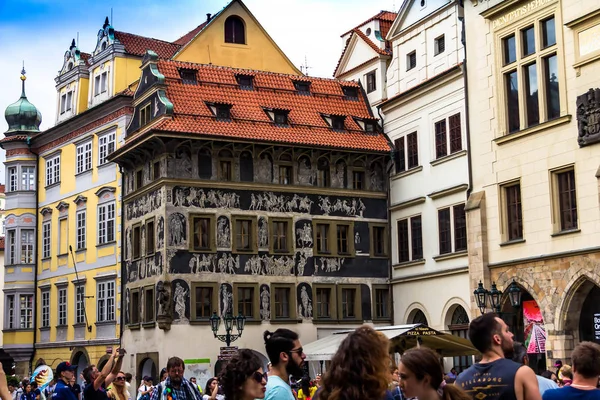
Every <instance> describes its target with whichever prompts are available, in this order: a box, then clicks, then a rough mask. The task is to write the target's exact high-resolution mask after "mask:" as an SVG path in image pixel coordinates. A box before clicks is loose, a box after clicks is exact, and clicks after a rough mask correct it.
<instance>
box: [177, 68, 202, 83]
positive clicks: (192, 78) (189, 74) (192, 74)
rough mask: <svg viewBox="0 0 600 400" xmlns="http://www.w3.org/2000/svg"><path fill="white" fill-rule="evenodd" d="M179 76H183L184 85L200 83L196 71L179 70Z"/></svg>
mask: <svg viewBox="0 0 600 400" xmlns="http://www.w3.org/2000/svg"><path fill="white" fill-rule="evenodd" d="M179 76H181V82H182V83H183V84H184V85H195V84H197V83H198V78H197V77H196V70H195V69H187V68H181V69H180V70H179Z"/></svg>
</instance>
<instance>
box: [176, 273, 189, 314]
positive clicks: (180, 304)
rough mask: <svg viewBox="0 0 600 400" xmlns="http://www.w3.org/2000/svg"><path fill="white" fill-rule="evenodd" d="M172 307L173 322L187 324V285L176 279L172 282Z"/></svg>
mask: <svg viewBox="0 0 600 400" xmlns="http://www.w3.org/2000/svg"><path fill="white" fill-rule="evenodd" d="M173 286H174V288H175V289H174V290H173V306H174V310H175V313H174V317H175V319H174V322H189V311H188V310H189V307H188V301H189V294H190V288H189V286H188V284H187V283H186V282H185V281H183V280H181V279H176V280H174V281H173Z"/></svg>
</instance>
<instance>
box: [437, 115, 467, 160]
mask: <svg viewBox="0 0 600 400" xmlns="http://www.w3.org/2000/svg"><path fill="white" fill-rule="evenodd" d="M448 127H449V129H448ZM434 130H435V155H436V158H441V157H445V156H447V155H448V154H453V153H456V152H458V151H461V150H462V131H461V123H460V113H458V114H454V115H451V116H449V117H448V118H447V119H446V118H444V119H443V120H441V121H437V122H436V123H435V124H434Z"/></svg>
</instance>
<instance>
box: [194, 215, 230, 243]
mask: <svg viewBox="0 0 600 400" xmlns="http://www.w3.org/2000/svg"><path fill="white" fill-rule="evenodd" d="M196 219H208V220H209V227H208V242H209V243H208V247H206V248H204V247H198V248H196V247H195V246H194V235H195V232H194V226H195V223H194V220H196ZM189 220H190V221H191V223H190V224H189V226H190V228H189V229H190V232H189V236H188V237H189V238H190V240H189V246H190V252H193V253H216V252H217V237H216V236H217V235H216V228H217V225H216V216H215V214H190V215H189ZM230 228H231V227H230Z"/></svg>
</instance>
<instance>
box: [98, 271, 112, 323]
mask: <svg viewBox="0 0 600 400" xmlns="http://www.w3.org/2000/svg"><path fill="white" fill-rule="evenodd" d="M110 286H112V292H113V296H112V298H111V297H109V296H108V293H107V292H108V289H109V288H110ZM101 287H102V288H103V289H102V290H101ZM96 296H97V297H96V322H116V311H115V302H116V297H117V294H116V281H114V280H103V281H99V282H97V283H96ZM111 300H112V301H111ZM109 303H111V304H109ZM101 304H102V306H103V309H102V310H101V308H100V307H101V306H100V305H101ZM109 316H111V317H112V318H108V317H109Z"/></svg>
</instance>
